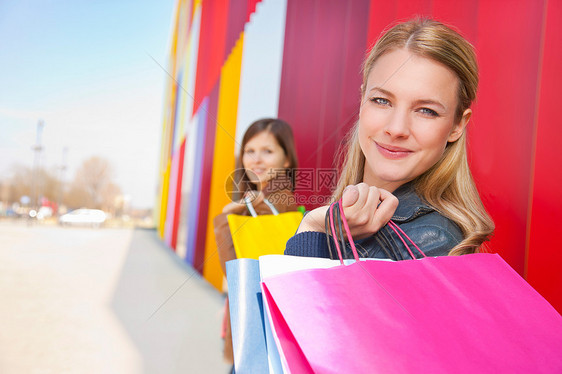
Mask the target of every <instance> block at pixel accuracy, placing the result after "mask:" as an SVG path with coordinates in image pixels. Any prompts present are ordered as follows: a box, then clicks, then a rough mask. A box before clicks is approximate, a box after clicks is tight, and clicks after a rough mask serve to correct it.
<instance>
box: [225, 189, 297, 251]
mask: <svg viewBox="0 0 562 374" xmlns="http://www.w3.org/2000/svg"><path fill="white" fill-rule="evenodd" d="M266 203H268V205H269V206H270V207H271V208H272V212H273V214H266V215H261V216H258V215H257V214H256V212H255V210H254V209H253V207H252V206H251V204H248V209H249V210H250V212H251V213H252V216H241V215H237V214H230V215H228V216H227V217H226V218H227V220H228V226H229V228H230V233H231V234H232V242H233V244H234V250H235V251H236V257H238V258H253V259H256V260H257V259H258V258H259V257H260V256H263V255H271V254H283V252H284V251H285V244H286V243H287V240H289V238H290V237H291V236H293V235H295V233H296V232H297V229H298V227H299V224H300V223H301V220H302V217H303V214H302V213H301V212H298V211H297V212H286V213H278V212H277V210H275V208H274V207H273V204H271V203H269V201H267V200H266ZM270 204H271V205H270Z"/></svg>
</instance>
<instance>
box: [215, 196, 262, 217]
mask: <svg viewBox="0 0 562 374" xmlns="http://www.w3.org/2000/svg"><path fill="white" fill-rule="evenodd" d="M244 198H249V199H250V202H251V203H252V205H253V206H257V205H259V204H261V203H262V202H263V199H264V195H263V193H262V192H261V191H247V192H246V193H245V194H244ZM246 209H247V208H246V203H245V202H244V199H241V200H239V201H233V202H231V203H228V204H227V205H225V207H224V208H223V209H222V212H223V213H225V214H242V213H244V212H245V211H246Z"/></svg>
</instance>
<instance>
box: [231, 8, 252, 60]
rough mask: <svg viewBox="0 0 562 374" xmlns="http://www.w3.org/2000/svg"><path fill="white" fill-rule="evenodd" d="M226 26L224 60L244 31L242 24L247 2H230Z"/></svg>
mask: <svg viewBox="0 0 562 374" xmlns="http://www.w3.org/2000/svg"><path fill="white" fill-rule="evenodd" d="M228 8H229V9H230V11H229V12H228V26H227V28H226V41H225V59H226V58H227V57H228V55H229V54H230V50H231V49H232V48H233V47H234V44H235V43H236V41H237V40H238V38H239V37H240V33H241V32H242V31H244V24H245V23H246V17H247V15H248V0H230V5H229V7H228Z"/></svg>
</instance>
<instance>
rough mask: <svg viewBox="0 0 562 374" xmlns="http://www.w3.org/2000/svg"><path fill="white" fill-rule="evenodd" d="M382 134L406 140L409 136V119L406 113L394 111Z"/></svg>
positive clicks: (399, 110)
mask: <svg viewBox="0 0 562 374" xmlns="http://www.w3.org/2000/svg"><path fill="white" fill-rule="evenodd" d="M384 132H385V133H386V134H388V135H390V137H392V138H406V137H408V136H409V135H410V117H409V115H408V111H406V110H401V109H398V108H397V109H395V110H393V111H392V114H391V115H390V116H389V118H388V122H387V124H386V126H385V129H384Z"/></svg>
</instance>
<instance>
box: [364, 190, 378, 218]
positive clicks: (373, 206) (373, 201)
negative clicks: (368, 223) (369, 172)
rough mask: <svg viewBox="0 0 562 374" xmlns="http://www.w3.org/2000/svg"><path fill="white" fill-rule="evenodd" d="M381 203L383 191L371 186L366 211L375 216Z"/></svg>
mask: <svg viewBox="0 0 562 374" xmlns="http://www.w3.org/2000/svg"><path fill="white" fill-rule="evenodd" d="M380 202H381V190H380V189H379V188H377V187H374V186H371V187H369V193H368V195H367V201H365V208H366V209H365V210H367V211H368V212H369V214H371V215H373V214H374V213H375V210H377V207H378V206H379V204H380Z"/></svg>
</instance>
